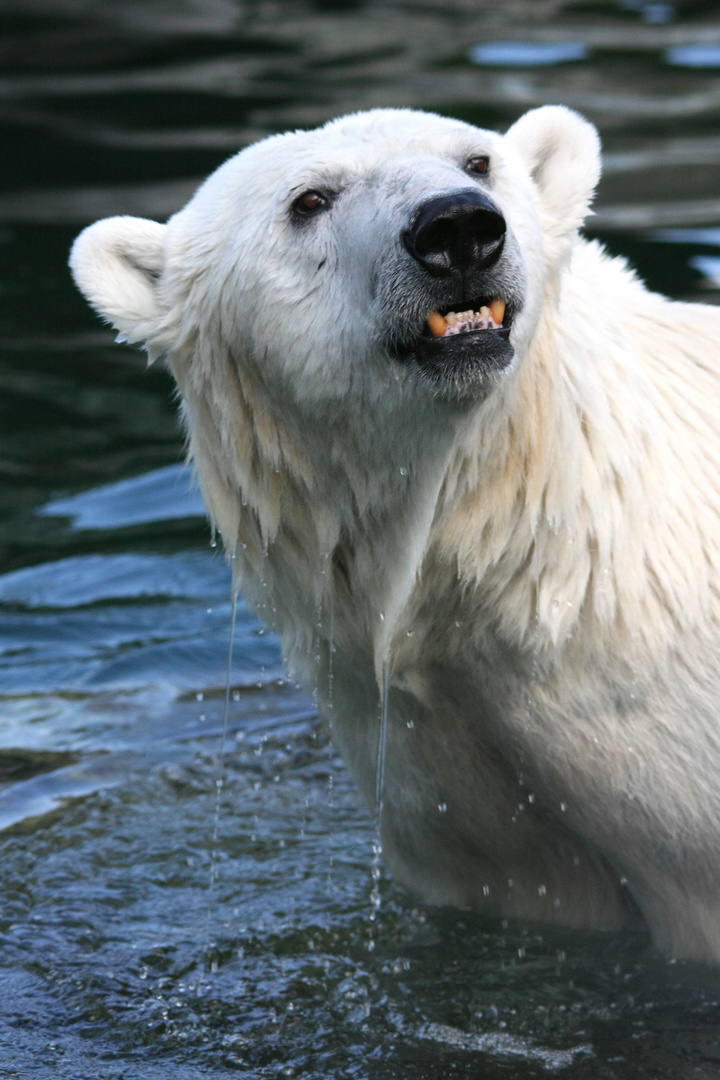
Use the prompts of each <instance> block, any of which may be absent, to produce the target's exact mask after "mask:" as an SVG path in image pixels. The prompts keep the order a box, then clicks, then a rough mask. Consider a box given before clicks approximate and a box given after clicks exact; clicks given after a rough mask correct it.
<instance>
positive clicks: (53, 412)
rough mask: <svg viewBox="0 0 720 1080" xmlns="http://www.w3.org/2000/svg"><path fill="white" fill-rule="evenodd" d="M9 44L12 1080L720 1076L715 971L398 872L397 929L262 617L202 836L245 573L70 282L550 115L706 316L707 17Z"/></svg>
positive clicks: (240, 636)
mask: <svg viewBox="0 0 720 1080" xmlns="http://www.w3.org/2000/svg"><path fill="white" fill-rule="evenodd" d="M0 29H1V30H2V35H1V36H0V72H1V74H0V126H1V128H2V139H3V147H4V153H3V155H2V160H1V161H0V170H1V171H2V187H1V189H0V288H1V290H2V292H1V297H0V299H1V300H2V306H1V307H0V611H1V612H2V621H1V622H0V709H1V714H2V719H3V724H2V727H1V728H0V846H1V847H2V860H1V861H0V1077H35V1076H37V1077H48V1078H50V1077H52V1078H59V1080H71V1078H72V1080H76V1078H78V1077H90V1076H92V1077H98V1078H108V1080H120V1078H122V1077H125V1078H129V1077H132V1078H133V1080H142V1078H146V1077H147V1078H152V1080H162V1078H164V1077H167V1078H173V1080H185V1078H190V1077H192V1078H196V1077H199V1076H203V1077H205V1076H207V1077H229V1076H232V1075H242V1076H247V1077H256V1078H264V1077H280V1076H298V1077H299V1076H303V1077H317V1078H320V1077H326V1078H344V1077H347V1078H350V1077H352V1078H359V1077H366V1076H373V1077H375V1076H377V1077H387V1078H391V1077H393V1078H394V1077H397V1078H402V1080H414V1078H418V1080H419V1078H422V1080H427V1078H431V1080H435V1078H438V1080H440V1078H444V1077H456V1076H468V1077H469V1076H473V1077H475V1076H483V1077H488V1078H490V1080H492V1078H495V1077H497V1078H501V1077H502V1078H512V1080H526V1078H530V1077H539V1076H545V1075H556V1074H557V1075H564V1076H568V1077H572V1078H573V1080H574V1078H585V1077H587V1078H598V1080H600V1078H603V1080H604V1078H608V1080H611V1078H618V1080H626V1078H627V1080H631V1078H632V1080H637V1078H641V1080H645V1078H646V1080H650V1078H663V1080H685V1078H687V1080H690V1078H691V1077H692V1078H697V1077H699V1078H701V1080H703V1078H709V1077H715V1076H717V1075H719V1074H720V1036H719V1035H718V1031H719V1030H720V1026H719V1025H720V979H719V978H718V976H717V975H716V974H715V973H713V972H709V971H703V970H701V969H698V968H694V967H692V966H691V965H683V964H672V963H667V962H665V961H662V960H661V959H660V958H658V957H657V955H656V954H655V953H654V952H653V951H652V950H651V949H650V947H649V945H648V943H647V941H646V940H645V939H644V938H643V937H632V936H620V935H580V934H572V933H567V932H560V931H555V930H552V931H548V930H547V929H545V928H537V927H531V926H522V925H515V924H511V925H500V924H495V923H488V922H487V921H483V920H482V919H480V918H479V917H475V916H469V915H467V914H465V913H459V912H451V911H444V910H433V909H425V908H421V907H417V906H415V905H414V903H413V901H412V899H411V898H410V897H408V896H407V895H406V894H404V893H402V892H401V891H400V890H399V889H397V888H396V887H395V886H393V884H392V883H391V882H390V881H389V879H387V877H385V876H383V877H382V878H381V880H380V884H379V888H380V891H381V893H382V906H381V909H380V913H379V918H378V920H377V921H376V922H374V923H371V922H370V919H369V915H370V910H371V901H370V894H371V885H372V881H371V858H372V843H373V832H372V825H371V822H369V820H368V818H367V816H366V814H365V811H364V810H363V809H362V808H361V807H360V805H359V802H358V799H357V797H356V794H355V792H354V790H353V788H352V786H351V784H350V782H349V780H348V778H347V776H346V774H345V771H344V769H343V767H342V765H341V764H340V762H339V761H338V760H337V758H336V756H335V754H334V752H333V750H332V748H331V746H330V745H329V743H328V742H327V739H326V736H325V734H324V732H323V731H322V729H321V728H320V726H319V723H318V721H317V717H316V715H315V712H314V710H313V707H312V705H311V704H310V703H309V702H308V701H307V700H306V699H305V698H304V697H303V696H302V694H301V693H300V692H299V690H298V689H297V687H296V686H295V685H294V684H293V683H292V682H291V681H288V679H287V676H286V675H285V672H284V669H283V664H282V657H281V655H280V650H279V645H278V642H277V640H276V639H275V638H274V637H273V636H272V635H270V634H267V633H265V632H264V631H263V628H262V627H259V626H258V624H257V621H256V620H255V618H254V617H253V616H252V615H251V614H250V612H249V611H248V610H247V608H246V607H245V606H244V605H243V604H242V603H241V604H240V605H239V608H238V617H237V629H236V635H237V645H236V649H235V663H234V666H233V671H232V678H231V693H230V710H229V726H228V735H227V741H226V753H225V762H224V769H225V779H224V784H223V786H222V789H221V792H220V811H221V812H220V818H219V829H218V836H217V839H216V841H215V842H213V820H214V808H215V802H216V798H217V784H216V781H217V777H218V760H217V759H218V753H219V747H220V730H221V724H222V714H223V706H224V694H225V677H226V650H227V644H228V640H227V639H228V633H229V624H230V584H229V575H228V572H227V568H226V566H225V563H224V561H223V559H222V558H221V556H220V555H219V553H218V552H217V551H212V550H211V548H210V535H209V530H208V528H207V526H206V524H205V522H204V519H203V518H202V514H201V508H200V504H199V500H198V496H197V493H196V492H194V491H193V490H192V487H191V482H190V479H191V478H190V475H189V474H188V473H186V472H184V471H183V469H182V467H181V466H180V465H179V464H178V462H179V461H180V459H181V455H182V447H181V439H180V435H179V431H178V425H177V420H176V416H175V405H174V403H173V400H172V387H171V383H170V380H169V379H168V377H167V376H166V375H165V374H164V373H163V372H162V370H160V369H154V368H153V369H151V370H150V371H147V370H146V368H145V361H144V358H143V357H142V356H141V355H140V354H139V353H138V352H134V351H132V350H129V349H126V348H120V347H118V346H113V345H112V335H111V334H110V333H108V332H107V331H106V330H105V329H103V328H102V327H101V326H100V325H99V323H97V322H96V321H93V318H92V316H91V315H90V314H89V313H88V311H87V310H86V308H85V305H84V303H83V301H82V300H81V299H80V297H79V296H77V295H76V294H75V292H74V290H73V288H72V285H71V283H70V281H69V278H68V274H67V271H66V267H65V263H66V256H67V249H68V247H69V244H70V242H71V239H72V237H73V236H74V234H75V233H76V232H77V230H78V228H79V227H80V226H82V225H83V224H84V223H86V222H88V221H90V220H92V219H94V218H95V217H98V216H102V215H105V214H113V213H138V214H143V215H147V216H158V217H164V216H166V215H167V214H169V213H171V212H172V211H174V210H175V209H177V208H178V207H179V206H180V205H181V204H182V203H183V201H184V200H185V199H186V198H187V197H188V196H189V195H190V194H191V192H192V191H193V189H194V187H195V185H196V184H197V182H198V181H199V180H200V179H201V178H202V177H203V176H204V175H205V174H206V173H207V172H209V171H210V170H211V169H212V168H214V167H215V166H216V165H217V164H219V163H220V162H221V161H222V160H223V159H224V158H225V157H226V156H228V155H229V154H230V153H232V152H233V151H234V150H236V149H237V148H239V147H241V146H244V145H246V144H247V143H249V142H250V141H252V140H255V139H257V138H259V137H262V136H263V135H265V134H268V133H271V132H274V131H278V130H284V129H285V128H288V127H297V126H304V125H313V124H317V123H320V122H322V121H324V120H325V119H327V118H328V117H330V116H332V115H336V114H338V113H341V112H344V111H349V110H352V109H357V108H367V107H371V106H375V105H408V106H416V107H422V108H429V109H436V110H439V111H442V112H446V113H449V114H451V115H455V116H460V117H463V118H465V119H468V120H471V121H472V122H474V123H477V124H480V125H482V126H490V127H494V126H497V127H500V128H503V127H505V126H507V125H508V124H509V123H510V122H512V121H513V120H514V119H515V118H516V117H517V116H518V115H519V114H520V113H521V112H522V111H524V110H525V109H526V108H529V107H532V106H535V105H539V104H542V103H544V102H561V103H565V104H567V105H570V106H573V107H575V108H578V109H580V110H581V111H583V112H585V113H586V114H587V115H588V116H589V117H590V118H591V119H592V120H593V121H595V122H596V123H597V124H598V125H599V127H600V128H601V131H602V134H603V138H604V143H605V176H604V179H603V182H602V185H601V189H600V193H599V199H598V206H597V210H598V212H597V215H596V217H595V218H593V219H592V221H591V225H590V231H591V232H592V233H593V234H595V235H597V236H599V237H600V238H601V239H602V240H603V241H604V242H605V243H607V244H608V246H609V247H610V248H611V249H612V250H613V251H615V252H618V253H621V254H624V255H626V256H628V257H629V258H630V259H631V261H632V262H633V264H635V265H636V266H637V267H638V268H639V270H640V272H641V273H642V274H643V275H644V276H645V277H647V278H648V280H649V281H650V283H651V284H652V285H653V286H654V287H655V288H658V289H660V290H661V291H664V292H667V293H669V294H672V295H675V296H684V297H694V298H702V299H705V300H707V301H709V302H716V300H717V297H718V291H717V290H718V284H719V283H720V197H718V194H717V193H718V190H720V184H719V183H718V181H719V180H720V135H719V134H718V119H719V118H720V18H718V15H717V9H716V4H714V3H709V2H708V3H701V2H696V3H695V2H691V0H687V2H684V3H680V2H678V3H675V4H673V3H652V2H643V0H618V2H612V3H611V2H602V0H600V2H594V3H590V2H587V3H586V2H582V0H578V2H575V3H572V2H569V0H568V2H563V0H532V2H531V0H506V2H505V3H502V4H501V3H499V2H498V3H487V2H478V0H445V2H443V0H433V2H432V3H430V2H427V3H425V2H423V0H417V2H411V0H408V2H401V0H387V2H385V3H381V2H379V0H377V2H370V0H357V2H354V3H348V2H343V3H340V2H331V0H325V2H317V3H310V2H308V0H287V2H270V0H252V2H246V3H242V2H240V0H173V2H170V0H102V2H101V0H52V2H50V0H43V2H41V0H15V2H9V0H2V2H0ZM608 317H609V318H611V317H612V313H609V316H608ZM213 848H214V850H215V854H214V856H212V855H211V851H212V849H213ZM211 858H214V860H215V870H214V876H215V884H214V888H213V891H212V896H211V895H210V891H209V880H210V862H211ZM371 929H372V943H373V946H374V947H373V949H372V950H370V949H369V948H368V945H369V942H370V935H371Z"/></svg>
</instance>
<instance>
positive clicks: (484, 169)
mask: <svg viewBox="0 0 720 1080" xmlns="http://www.w3.org/2000/svg"><path fill="white" fill-rule="evenodd" d="M598 175H599V150H598V139H597V135H596V133H595V130H594V128H592V127H591V125H589V124H588V123H587V122H585V121H584V120H582V119H581V118H580V117H579V116H577V115H576V114H575V113H572V112H570V111H569V110H567V109H564V108H560V107H545V108H541V109H537V110H534V111H532V112H530V113H527V114H526V115H525V116H524V117H522V118H521V119H520V120H519V121H518V122H517V123H516V124H515V125H514V126H513V127H512V128H511V129H510V130H509V131H508V132H507V134H506V135H504V136H501V135H498V134H495V133H493V132H490V131H485V130H481V129H478V128H476V127H472V126H471V125H469V124H466V123H462V122H459V121H456V120H448V119H443V118H441V117H439V116H435V115H432V114H427V113H420V112H414V111H410V110H375V111H371V112H367V113H360V114H356V115H353V116H348V117H344V118H342V119H339V120H335V121H332V122H331V123H329V124H327V125H326V126H325V127H323V128H320V129H319V130H316V131H311V132H305V131H300V132H291V133H288V134H285V135H280V136H273V137H271V138H269V139H266V140H264V141H263V142H260V143H258V144H256V145H254V146H251V147H249V148H248V149H246V150H243V151H242V152H241V153H239V154H237V155H236V156H235V157H233V158H231V159H230V160H229V161H228V162H226V163H225V164H224V165H223V166H221V167H220V168H219V169H218V170H217V171H216V172H215V173H214V174H213V175H212V176H211V177H210V178H209V179H208V180H207V181H206V182H205V183H204V184H203V185H202V186H201V187H200V189H199V190H198V192H197V193H196V195H195V196H194V198H193V199H192V200H191V201H190V203H189V204H188V205H187V206H186V207H185V208H184V209H183V210H182V211H180V213H178V214H176V215H175V216H174V217H173V218H171V219H170V221H169V222H168V223H167V225H159V224H157V223H155V222H150V221H145V220H141V219H136V218H131V217H117V218H110V219H107V220H105V221H101V222H98V223H96V224H95V225H93V226H91V227H90V228H89V229H86V230H85V231H84V232H83V233H82V234H81V235H80V237H78V239H77V241H76V242H75V245H74V247H73V251H72V256H71V267H72V271H73V274H74V276H75V280H76V282H77V284H78V286H79V287H80V289H81V291H82V292H83V293H84V294H85V296H86V297H87V299H88V300H89V301H90V303H91V304H92V305H93V306H94V307H95V308H96V310H97V311H98V312H99V313H100V314H101V315H102V316H104V317H105V318H106V319H107V320H108V321H109V322H111V323H112V324H113V325H114V326H115V327H117V329H118V330H119V331H120V332H121V334H122V335H124V336H125V337H126V338H127V339H128V340H129V341H131V342H145V343H146V344H147V347H148V349H149V350H150V353H151V356H152V355H154V354H155V355H157V354H166V355H167V356H168V358H169V359H170V362H171V363H172V364H173V366H174V368H175V371H176V375H178V379H179V381H180V382H181V388H183V389H184V387H183V379H184V380H185V381H186V382H187V379H190V381H192V378H193V372H197V370H198V369H199V368H200V366H204V369H205V371H207V370H209V367H210V366H212V365H213V364H216V365H217V364H219V363H220V362H221V361H220V360H219V356H220V355H223V356H224V357H231V358H232V361H233V363H234V364H236V365H237V366H238V368H239V369H241V370H245V371H252V372H253V375H254V377H255V378H256V379H257V380H259V381H260V382H261V383H262V384H263V386H264V388H265V390H266V392H267V394H268V395H269V397H270V398H272V397H273V394H274V388H279V393H280V395H281V397H282V401H283V407H284V408H285V409H288V408H289V407H290V405H289V403H290V402H291V401H292V400H294V401H295V402H296V403H297V404H298V405H299V406H300V408H301V409H302V410H303V411H304V412H305V413H307V411H308V410H312V409H320V410H321V411H322V410H323V409H326V407H327V405H328V403H330V404H332V402H337V401H339V400H341V399H345V398H346V397H347V395H349V394H351V395H352V396H353V398H354V400H355V401H356V402H357V401H360V400H366V401H374V400H377V398H378V397H379V396H381V395H382V394H383V393H385V392H386V391H387V390H388V386H389V383H391V382H392V383H395V384H397V386H398V391H397V392H398V393H402V394H405V395H407V394H410V395H418V394H425V395H426V396H427V395H431V396H432V397H433V398H434V399H435V400H438V399H443V398H445V399H451V398H453V399H455V400H456V401H457V400H458V399H466V400H471V401H474V400H478V399H482V398H484V397H485V396H487V393H488V391H489V390H490V389H492V387H493V386H495V385H497V383H498V382H499V381H502V379H503V378H504V376H505V375H506V374H507V373H508V372H509V371H511V370H512V369H513V367H515V366H517V364H518V362H519V361H521V360H522V357H523V355H524V354H525V353H526V352H527V350H528V347H529V345H530V342H531V340H532V338H533V334H534V332H535V330H536V327H537V324H538V320H539V316H540V313H541V310H542V308H543V305H544V304H548V303H551V302H552V296H551V294H552V289H553V282H554V281H556V279H557V271H558V269H559V268H560V267H561V266H562V265H563V263H564V261H565V260H566V259H567V256H568V254H569V251H570V248H571V246H572V243H573V239H574V237H575V235H576V232H577V228H578V226H579V225H580V224H581V222H582V220H583V218H584V216H585V214H586V212H587V208H588V202H589V199H590V197H591V195H592V191H593V188H594V186H595V184H596V182H597V179H598ZM447 316H449V319H448V318H447ZM180 369H182V374H179V371H180Z"/></svg>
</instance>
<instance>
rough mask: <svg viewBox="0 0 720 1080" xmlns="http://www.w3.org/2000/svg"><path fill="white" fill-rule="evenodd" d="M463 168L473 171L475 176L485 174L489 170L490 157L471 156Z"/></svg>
mask: <svg viewBox="0 0 720 1080" xmlns="http://www.w3.org/2000/svg"><path fill="white" fill-rule="evenodd" d="M465 168H466V169H467V171H468V172H471V173H475V174H476V175H477V176H487V174H488V173H489V172H490V158H486V157H471V158H470V160H469V161H468V163H467V165H466V166H465Z"/></svg>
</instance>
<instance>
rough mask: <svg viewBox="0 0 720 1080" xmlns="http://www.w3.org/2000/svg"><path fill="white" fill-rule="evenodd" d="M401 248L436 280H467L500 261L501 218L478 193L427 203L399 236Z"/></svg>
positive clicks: (502, 223)
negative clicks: (402, 244) (403, 247)
mask: <svg viewBox="0 0 720 1080" xmlns="http://www.w3.org/2000/svg"><path fill="white" fill-rule="evenodd" d="M402 239H403V243H404V244H405V247H406V248H407V250H408V251H409V252H410V254H411V255H412V257H413V259H416V260H417V261H418V262H419V263H420V265H421V266H422V267H423V268H424V269H425V270H427V271H428V273H429V274H434V275H435V276H436V277H452V276H453V275H459V276H462V277H467V276H468V275H469V274H472V273H474V272H475V271H477V270H484V269H485V268H486V267H488V266H492V264H493V263H494V262H495V261H496V260H497V259H498V258H499V257H500V252H501V251H502V247H503V243H504V241H505V218H504V217H503V216H502V214H501V213H500V212H499V211H498V210H497V209H496V208H495V207H494V206H493V204H492V203H491V202H490V200H489V199H488V198H487V196H485V195H483V194H482V192H480V191H473V190H471V191H456V192H454V193H453V194H452V195H440V196H439V197H437V198H435V199H428V201H427V202H426V203H423V204H422V206H420V208H419V209H418V211H417V214H416V216H415V220H414V221H413V223H412V225H411V227H410V228H409V229H407V230H406V232H404V233H403V235H402Z"/></svg>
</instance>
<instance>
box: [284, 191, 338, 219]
mask: <svg viewBox="0 0 720 1080" xmlns="http://www.w3.org/2000/svg"><path fill="white" fill-rule="evenodd" d="M329 206H330V200H329V199H328V197H327V196H326V195H323V194H322V192H320V191H304V192H303V193H302V195H299V196H298V197H297V199H296V200H295V202H294V203H293V204H292V208H293V213H295V214H298V215H299V216H300V217H310V216H311V215H312V214H317V213H318V211H319V210H327V209H328V208H329Z"/></svg>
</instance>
